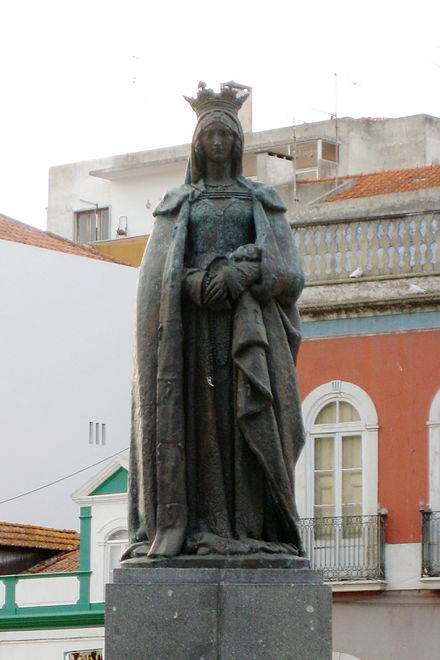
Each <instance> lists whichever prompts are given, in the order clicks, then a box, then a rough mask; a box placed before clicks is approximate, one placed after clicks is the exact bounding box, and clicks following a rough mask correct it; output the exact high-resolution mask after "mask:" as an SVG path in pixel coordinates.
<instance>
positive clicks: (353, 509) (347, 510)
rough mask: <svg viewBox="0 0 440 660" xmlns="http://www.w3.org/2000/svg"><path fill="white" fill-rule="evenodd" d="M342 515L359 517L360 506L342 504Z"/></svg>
mask: <svg viewBox="0 0 440 660" xmlns="http://www.w3.org/2000/svg"><path fill="white" fill-rule="evenodd" d="M342 515H343V516H361V515H362V506H361V505H360V504H343V505H342Z"/></svg>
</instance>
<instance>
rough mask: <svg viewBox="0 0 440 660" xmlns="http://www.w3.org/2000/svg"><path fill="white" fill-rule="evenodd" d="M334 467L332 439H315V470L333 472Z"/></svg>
mask: <svg viewBox="0 0 440 660" xmlns="http://www.w3.org/2000/svg"><path fill="white" fill-rule="evenodd" d="M334 466H335V452H334V438H333V437H330V438H315V470H333V469H334ZM350 467H351V466H350Z"/></svg>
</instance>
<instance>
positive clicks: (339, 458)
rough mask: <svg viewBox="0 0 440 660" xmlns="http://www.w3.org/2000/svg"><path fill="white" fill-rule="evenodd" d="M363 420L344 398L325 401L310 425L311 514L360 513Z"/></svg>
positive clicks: (315, 516) (325, 515)
mask: <svg viewBox="0 0 440 660" xmlns="http://www.w3.org/2000/svg"><path fill="white" fill-rule="evenodd" d="M363 430H364V429H363V424H362V421H361V417H360V414H359V412H358V410H357V409H356V408H355V407H354V406H353V405H352V404H351V403H348V402H347V401H343V400H340V399H337V400H335V401H331V402H330V403H324V405H323V406H322V407H321V409H320V410H319V411H318V412H317V414H316V416H315V418H314V420H313V423H312V426H311V428H310V442H311V445H312V446H311V452H312V463H313V476H312V479H313V485H312V490H313V517H314V518H324V517H327V516H359V515H362V513H363V507H362V503H363V501H362V490H363V483H362V482H363V465H362V439H363V438H362V435H363Z"/></svg>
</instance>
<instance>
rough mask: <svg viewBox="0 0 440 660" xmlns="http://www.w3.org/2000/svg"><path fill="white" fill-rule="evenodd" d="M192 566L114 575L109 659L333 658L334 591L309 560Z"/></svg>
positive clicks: (108, 601)
mask: <svg viewBox="0 0 440 660" xmlns="http://www.w3.org/2000/svg"><path fill="white" fill-rule="evenodd" d="M195 560H196V561H195V562H193V564H194V563H195V564H196V565H193V566H192V567H188V565H187V564H186V565H185V567H184V568H181V567H176V566H175V565H174V566H167V564H166V563H165V564H163V563H162V565H161V564H159V565H153V566H152V565H151V563H149V562H148V561H145V562H144V565H141V566H140V565H139V561H138V562H137V563H134V564H133V565H130V566H129V567H127V568H121V569H117V570H116V571H115V583H114V584H110V585H108V587H107V594H106V619H105V623H106V655H105V657H106V660H330V658H331V589H330V587H329V586H327V585H324V584H323V582H322V577H321V575H320V574H319V573H317V572H316V571H311V570H310V569H309V568H307V567H306V566H307V562H306V560H302V559H298V558H290V561H289V565H290V566H294V567H293V568H292V567H291V568H280V567H275V568H274V567H273V566H276V564H277V562H276V559H275V558H274V560H272V562H269V566H270V565H271V566H272V567H268V568H260V567H258V566H259V564H260V565H261V563H259V562H257V564H256V566H255V565H254V566H253V567H252V562H251V563H250V565H249V561H248V562H247V565H246V562H245V563H244V564H243V563H241V567H231V562H229V565H228V561H227V560H219V562H217V564H216V563H215V561H213V562H211V564H209V562H207V561H206V559H205V560H204V562H203V563H204V566H203V567H202V566H197V563H198V562H197V559H196V558H195ZM170 563H171V564H172V563H174V564H175V563H176V560H174V562H170ZM199 563H201V562H200V560H199ZM207 563H208V564H209V566H208V567H206V564H207ZM239 566H240V564H239ZM243 566H245V567H243Z"/></svg>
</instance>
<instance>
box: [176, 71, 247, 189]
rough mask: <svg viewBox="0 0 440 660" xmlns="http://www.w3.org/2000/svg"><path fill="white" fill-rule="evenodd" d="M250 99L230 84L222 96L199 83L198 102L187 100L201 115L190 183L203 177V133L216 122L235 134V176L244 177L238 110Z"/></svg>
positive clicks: (189, 178) (190, 167)
mask: <svg viewBox="0 0 440 660" xmlns="http://www.w3.org/2000/svg"><path fill="white" fill-rule="evenodd" d="M247 97H248V94H247V93H245V94H242V95H241V96H238V95H237V92H236V91H235V90H234V89H233V88H232V87H231V86H229V85H223V87H222V89H221V91H220V93H218V94H216V93H215V92H214V91H213V90H212V89H206V85H205V83H199V91H198V94H197V97H196V98H195V99H194V98H188V97H187V96H185V97H184V98H185V99H186V100H187V101H188V103H190V105H191V107H192V109H193V110H194V111H195V112H196V114H197V125H196V128H195V131H194V135H193V139H192V143H191V155H190V158H189V163H188V169H187V173H186V183H197V182H198V181H199V180H200V179H201V178H203V175H204V155H203V150H202V147H201V144H200V137H201V135H202V133H203V131H205V130H206V129H207V128H208V126H210V125H211V124H214V123H220V124H223V125H224V126H226V127H227V128H228V129H229V130H230V131H231V132H232V133H233V135H234V138H235V140H234V146H233V151H232V174H233V176H240V175H241V169H242V163H241V161H242V157H243V143H244V138H243V129H242V127H241V123H240V120H239V118H238V111H239V109H240V107H241V106H242V104H243V103H244V101H245V100H246V98H247Z"/></svg>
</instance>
